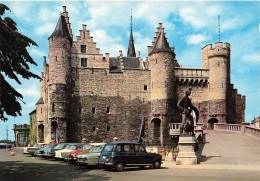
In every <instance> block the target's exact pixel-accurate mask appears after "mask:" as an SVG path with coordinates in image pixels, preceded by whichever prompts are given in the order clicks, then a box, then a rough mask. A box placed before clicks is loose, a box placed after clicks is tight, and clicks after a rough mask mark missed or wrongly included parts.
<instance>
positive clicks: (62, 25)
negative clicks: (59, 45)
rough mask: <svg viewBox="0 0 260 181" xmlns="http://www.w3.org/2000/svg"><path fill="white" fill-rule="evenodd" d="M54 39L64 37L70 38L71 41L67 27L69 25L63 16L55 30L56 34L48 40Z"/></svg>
mask: <svg viewBox="0 0 260 181" xmlns="http://www.w3.org/2000/svg"><path fill="white" fill-rule="evenodd" d="M53 37H64V38H68V39H69V40H71V36H70V33H69V30H68V27H67V23H66V20H65V17H64V16H63V15H61V16H60V19H59V21H58V23H57V25H56V28H55V30H54V32H53V33H52V34H51V36H49V38H48V39H50V38H53Z"/></svg>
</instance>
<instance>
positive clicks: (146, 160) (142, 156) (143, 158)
mask: <svg viewBox="0 0 260 181" xmlns="http://www.w3.org/2000/svg"><path fill="white" fill-rule="evenodd" d="M135 148H136V151H137V150H138V160H139V163H140V164H143V165H144V164H150V163H151V158H150V156H149V154H148V153H147V152H146V150H145V148H144V147H143V146H142V145H136V146H135Z"/></svg>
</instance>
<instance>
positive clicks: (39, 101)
mask: <svg viewBox="0 0 260 181" xmlns="http://www.w3.org/2000/svg"><path fill="white" fill-rule="evenodd" d="M38 104H44V102H43V99H42V97H41V98H40V99H39V100H38V101H37V102H36V104H35V105H38Z"/></svg>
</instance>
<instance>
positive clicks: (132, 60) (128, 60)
mask: <svg viewBox="0 0 260 181" xmlns="http://www.w3.org/2000/svg"><path fill="white" fill-rule="evenodd" d="M123 64H124V69H139V66H140V65H139V58H138V57H123Z"/></svg>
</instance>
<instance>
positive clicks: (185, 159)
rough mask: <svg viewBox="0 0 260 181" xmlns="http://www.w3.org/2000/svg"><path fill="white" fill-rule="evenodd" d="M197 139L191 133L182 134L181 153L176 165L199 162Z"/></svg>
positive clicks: (180, 141)
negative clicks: (196, 149) (196, 146)
mask: <svg viewBox="0 0 260 181" xmlns="http://www.w3.org/2000/svg"><path fill="white" fill-rule="evenodd" d="M196 144H197V140H196V138H195V137H194V136H191V135H180V139H179V153H178V156H177V158H176V165H196V164H198V154H197V152H195V151H194V150H195V145H196Z"/></svg>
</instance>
